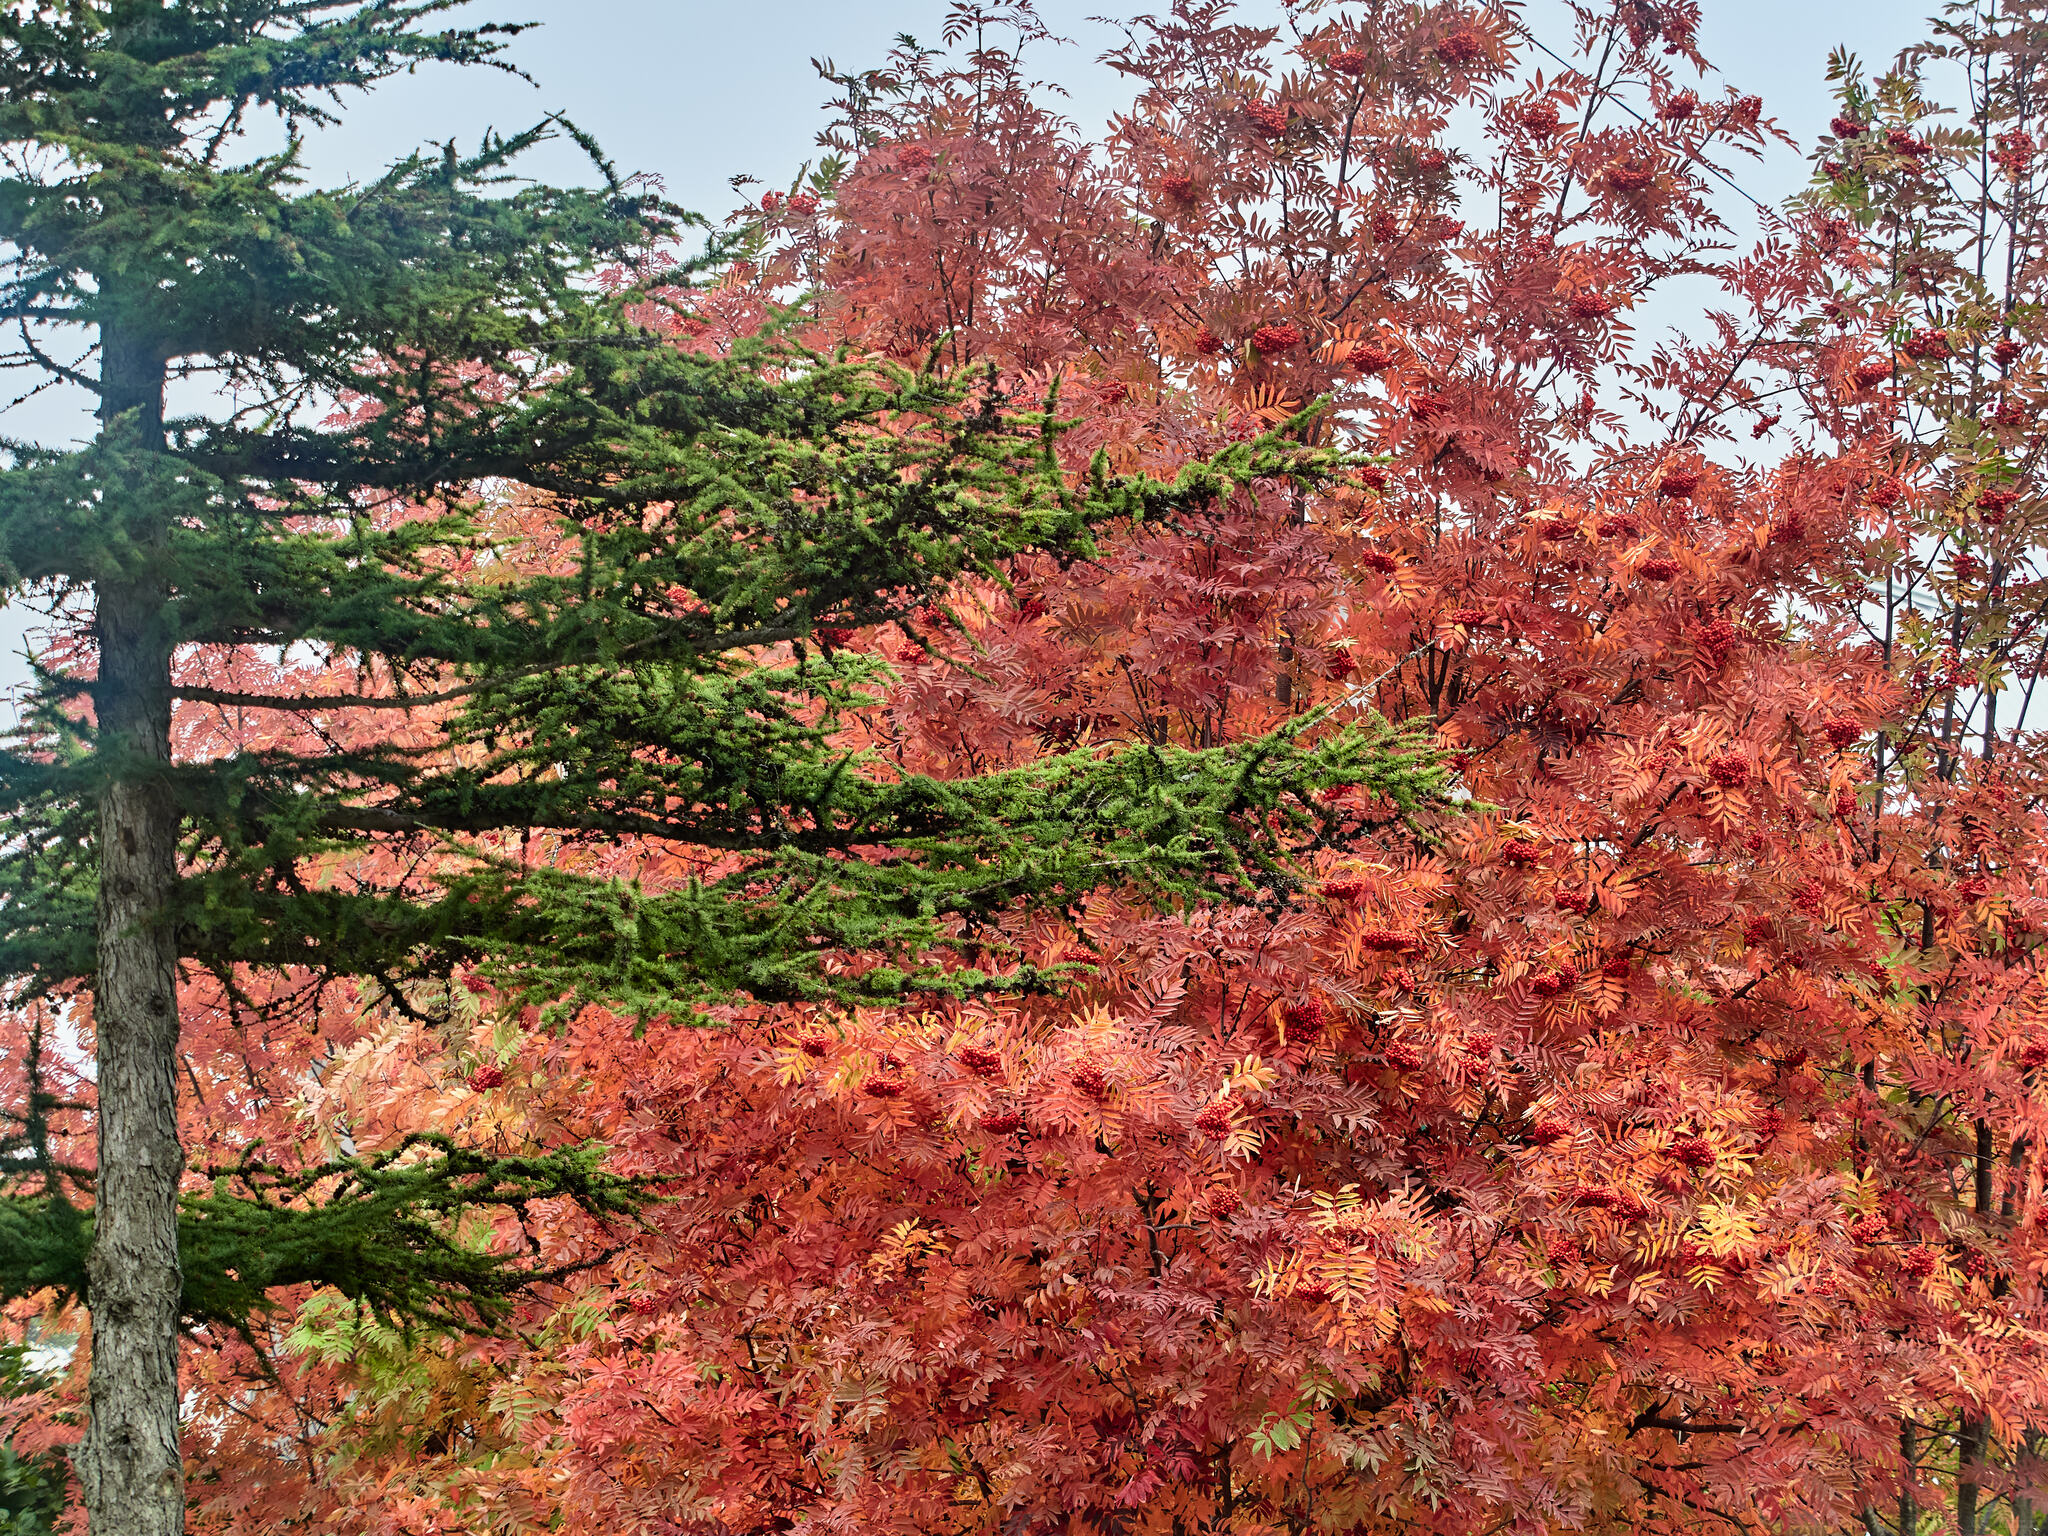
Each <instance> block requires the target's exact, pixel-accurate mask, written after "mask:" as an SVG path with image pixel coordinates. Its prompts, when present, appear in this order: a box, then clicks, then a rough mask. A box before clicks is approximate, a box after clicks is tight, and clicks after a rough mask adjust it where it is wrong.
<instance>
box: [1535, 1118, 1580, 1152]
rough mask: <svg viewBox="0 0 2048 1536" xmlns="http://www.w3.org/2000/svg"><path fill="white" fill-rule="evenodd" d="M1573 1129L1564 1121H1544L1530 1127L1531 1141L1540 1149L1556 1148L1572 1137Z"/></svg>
mask: <svg viewBox="0 0 2048 1536" xmlns="http://www.w3.org/2000/svg"><path fill="white" fill-rule="evenodd" d="M1571 1133H1572V1132H1571V1127H1570V1126H1568V1125H1566V1124H1565V1123H1564V1122H1563V1121H1562V1120H1551V1119H1547V1118H1546V1119H1542V1120H1538V1121H1537V1122H1536V1123H1535V1124H1534V1125H1532V1126H1530V1127H1529V1138H1528V1139H1529V1140H1530V1141H1531V1142H1533V1143H1534V1144H1535V1145H1537V1146H1539V1147H1550V1146H1555V1145H1556V1144H1557V1143H1558V1142H1560V1141H1563V1140H1564V1139H1565V1138H1566V1137H1568V1136H1570V1135H1571Z"/></svg>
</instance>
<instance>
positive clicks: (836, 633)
mask: <svg viewBox="0 0 2048 1536" xmlns="http://www.w3.org/2000/svg"><path fill="white" fill-rule="evenodd" d="M859 633H860V631H859V630H857V629H834V628H832V627H830V626H827V627H826V628H823V629H820V630H818V631H817V636H818V639H819V640H821V641H822V642H824V643H825V644H826V645H833V646H838V645H850V644H852V643H853V637H854V636H855V635H857V634H859Z"/></svg>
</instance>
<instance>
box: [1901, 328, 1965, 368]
mask: <svg viewBox="0 0 2048 1536" xmlns="http://www.w3.org/2000/svg"><path fill="white" fill-rule="evenodd" d="M1900 350H1901V351H1902V352H1904V353H1905V354H1906V356H1908V357H1911V358H1917V359H1920V360H1922V361H1925V360H1926V359H1928V358H1935V357H1947V356H1949V355H1950V354H1951V352H1952V351H1953V350H1954V349H1953V348H1951V347H1950V346H1949V344H1948V332H1947V331H1943V330H1926V331H1915V332H1914V333H1913V334H1912V335H1911V336H1908V337H1907V338H1906V344H1905V346H1903V347H1902V348H1900Z"/></svg>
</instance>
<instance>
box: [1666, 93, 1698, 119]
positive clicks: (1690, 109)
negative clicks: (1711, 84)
mask: <svg viewBox="0 0 2048 1536" xmlns="http://www.w3.org/2000/svg"><path fill="white" fill-rule="evenodd" d="M1699 109H1700V99H1699V97H1697V96H1695V95H1693V93H1692V92H1691V91H1680V92H1679V93H1678V94H1677V95H1675V96H1667V97H1666V98H1665V99H1664V101H1663V103H1662V104H1661V105H1660V106H1659V107H1658V108H1657V115H1658V116H1659V117H1661V118H1663V119H1664V120H1665V121H1666V122H1667V123H1682V122H1685V121H1686V120H1687V119H1689V118H1690V117H1692V116H1693V114H1694V113H1696V112H1698V111H1699Z"/></svg>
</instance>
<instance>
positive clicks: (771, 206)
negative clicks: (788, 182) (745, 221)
mask: <svg viewBox="0 0 2048 1536" xmlns="http://www.w3.org/2000/svg"><path fill="white" fill-rule="evenodd" d="M781 206H782V194H781V193H780V192H763V193H762V194H761V211H762V212H763V213H773V212H775V210H776V209H778V208H780V207H781Z"/></svg>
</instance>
